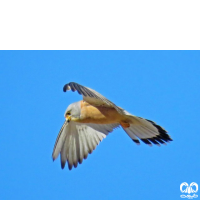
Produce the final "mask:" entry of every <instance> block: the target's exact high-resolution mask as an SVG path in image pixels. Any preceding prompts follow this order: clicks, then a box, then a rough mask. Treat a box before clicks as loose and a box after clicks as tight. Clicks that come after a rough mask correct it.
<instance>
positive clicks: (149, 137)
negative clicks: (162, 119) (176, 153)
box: [122, 111, 173, 146]
mask: <svg viewBox="0 0 200 200" xmlns="http://www.w3.org/2000/svg"><path fill="white" fill-rule="evenodd" d="M126 115H127V118H128V120H129V123H130V127H128V128H124V127H122V128H123V129H124V131H125V132H126V133H127V134H128V135H129V137H130V138H131V139H132V140H133V141H134V142H135V143H136V144H140V142H139V140H141V141H142V142H144V143H145V144H147V145H149V146H152V144H155V145H157V146H160V144H166V142H170V141H173V140H172V139H171V137H170V136H169V135H168V134H167V131H166V130H165V129H164V128H163V127H161V126H159V125H158V124H156V123H155V122H153V121H151V120H148V119H144V118H141V117H136V116H134V115H131V114H130V113H128V112H127V111H126Z"/></svg>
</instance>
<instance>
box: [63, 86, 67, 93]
mask: <svg viewBox="0 0 200 200" xmlns="http://www.w3.org/2000/svg"><path fill="white" fill-rule="evenodd" d="M67 87H68V84H65V85H64V87H63V92H66V91H67Z"/></svg>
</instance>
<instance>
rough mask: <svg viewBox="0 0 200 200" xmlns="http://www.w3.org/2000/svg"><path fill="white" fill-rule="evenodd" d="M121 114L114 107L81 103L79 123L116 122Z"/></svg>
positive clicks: (119, 119) (120, 117)
mask: <svg viewBox="0 0 200 200" xmlns="http://www.w3.org/2000/svg"><path fill="white" fill-rule="evenodd" d="M121 119H122V116H121V115H120V114H119V113H118V112H117V111H116V110H115V109H114V108H109V107H102V106H92V105H90V104H88V103H87V104H84V103H82V106H81V118H80V121H79V122H81V123H95V124H111V123H118V122H120V121H121Z"/></svg>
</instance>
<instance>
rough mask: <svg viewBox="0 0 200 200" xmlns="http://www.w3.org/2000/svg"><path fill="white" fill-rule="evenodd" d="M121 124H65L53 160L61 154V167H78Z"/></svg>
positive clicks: (56, 144)
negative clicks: (66, 165) (66, 164)
mask: <svg viewBox="0 0 200 200" xmlns="http://www.w3.org/2000/svg"><path fill="white" fill-rule="evenodd" d="M118 126H119V124H117V123H116V124H81V123H77V122H73V121H71V122H69V123H67V122H65V123H64V124H63V126H62V128H61V130H60V132H59V134H58V137H57V140H56V143H55V146H54V150H53V154H52V157H53V160H55V159H56V158H57V157H58V155H59V154H61V156H60V158H61V167H62V169H63V168H64V167H65V163H66V161H67V162H68V168H69V169H70V170H71V169H72V167H73V166H74V167H77V165H78V163H80V164H81V163H82V161H83V159H86V158H87V156H88V153H92V151H93V150H94V149H95V148H96V146H97V145H98V144H99V142H101V141H102V140H103V139H104V138H105V137H106V135H107V134H108V133H110V132H112V131H113V129H115V128H117V127H118Z"/></svg>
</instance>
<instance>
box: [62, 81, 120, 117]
mask: <svg viewBox="0 0 200 200" xmlns="http://www.w3.org/2000/svg"><path fill="white" fill-rule="evenodd" d="M67 90H72V91H73V92H74V91H77V92H78V93H79V94H81V95H82V96H83V100H84V101H86V102H88V103H89V104H91V105H94V106H104V107H112V108H115V109H116V110H117V112H119V113H120V114H124V110H123V109H122V108H120V107H118V106H116V105H115V104H114V103H113V102H111V101H110V100H108V99H107V98H105V97H104V96H103V95H101V94H99V93H98V92H96V91H95V90H93V89H91V88H88V87H85V86H82V85H79V84H78V83H74V82H70V83H68V84H66V85H64V87H63V91H64V92H66V91H67Z"/></svg>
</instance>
